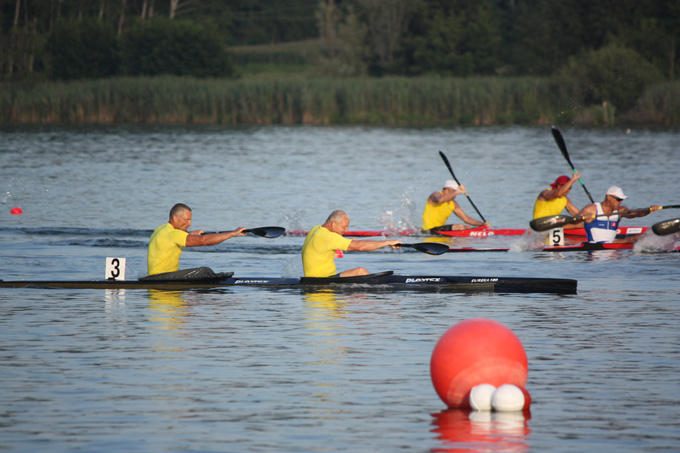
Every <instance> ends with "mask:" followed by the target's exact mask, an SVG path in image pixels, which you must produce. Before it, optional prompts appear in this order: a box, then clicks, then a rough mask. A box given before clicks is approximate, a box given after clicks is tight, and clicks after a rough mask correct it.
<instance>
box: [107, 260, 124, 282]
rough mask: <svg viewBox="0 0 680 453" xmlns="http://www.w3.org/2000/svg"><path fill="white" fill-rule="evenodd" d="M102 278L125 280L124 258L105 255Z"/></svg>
mask: <svg viewBox="0 0 680 453" xmlns="http://www.w3.org/2000/svg"><path fill="white" fill-rule="evenodd" d="M104 278H105V279H107V280H125V258H115V257H111V256H109V257H107V258H106V272H105V273H104Z"/></svg>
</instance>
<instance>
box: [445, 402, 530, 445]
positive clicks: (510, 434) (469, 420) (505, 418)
mask: <svg viewBox="0 0 680 453" xmlns="http://www.w3.org/2000/svg"><path fill="white" fill-rule="evenodd" d="M432 418H433V420H432V424H433V425H434V429H432V432H433V433H436V434H437V438H438V439H440V440H441V441H442V446H441V447H437V448H433V449H432V450H431V451H433V452H468V453H469V452H477V451H485V452H486V451H503V452H525V451H528V450H529V446H528V444H527V439H528V437H529V434H530V433H531V430H530V429H529V424H528V423H529V419H530V418H531V415H530V414H529V412H526V413H522V412H477V411H471V412H469V411H464V410H457V409H451V410H445V411H442V412H439V413H436V414H432Z"/></svg>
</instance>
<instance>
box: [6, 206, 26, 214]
mask: <svg viewBox="0 0 680 453" xmlns="http://www.w3.org/2000/svg"><path fill="white" fill-rule="evenodd" d="M9 213H10V214H12V215H21V214H23V213H24V210H23V209H21V208H20V207H19V206H15V207H13V208H12V209H10V210H9Z"/></svg>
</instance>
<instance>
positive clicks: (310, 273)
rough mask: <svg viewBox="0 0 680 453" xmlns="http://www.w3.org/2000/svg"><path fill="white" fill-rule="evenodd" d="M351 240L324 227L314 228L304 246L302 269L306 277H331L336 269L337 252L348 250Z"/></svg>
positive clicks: (335, 272)
mask: <svg viewBox="0 0 680 453" xmlns="http://www.w3.org/2000/svg"><path fill="white" fill-rule="evenodd" d="M350 242H352V240H351V239H348V238H346V237H343V236H342V235H340V234H338V233H334V232H332V231H330V230H328V229H327V228H325V227H323V226H322V225H317V226H315V227H314V228H312V229H311V230H310V231H309V233H307V237H306V238H305V242H304V244H302V269H303V270H304V275H305V277H330V276H331V275H335V274H337V273H338V271H337V270H336V268H335V251H336V250H347V249H348V248H349V244H350Z"/></svg>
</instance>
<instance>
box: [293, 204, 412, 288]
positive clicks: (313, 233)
mask: <svg viewBox="0 0 680 453" xmlns="http://www.w3.org/2000/svg"><path fill="white" fill-rule="evenodd" d="M348 228H349V216H348V215H347V213H346V212H345V211H341V210H335V211H333V212H331V214H330V215H329V216H328V218H327V219H326V221H325V222H324V223H323V225H317V226H315V227H314V228H312V229H311V230H310V231H309V233H307V237H306V238H305V242H304V244H302V268H303V270H304V275H305V277H332V276H338V277H354V276H357V275H367V274H368V271H367V270H366V269H364V268H363V267H355V268H353V269H348V270H346V271H343V272H340V273H338V271H337V269H336V267H335V251H336V250H341V251H347V250H349V251H361V252H370V251H373V250H378V249H380V248H383V247H387V246H390V247H396V246H398V244H399V241H397V240H387V241H376V240H370V239H364V240H357V239H349V238H346V237H344V236H343V234H344V233H345V232H346V231H347V229H348Z"/></svg>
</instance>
